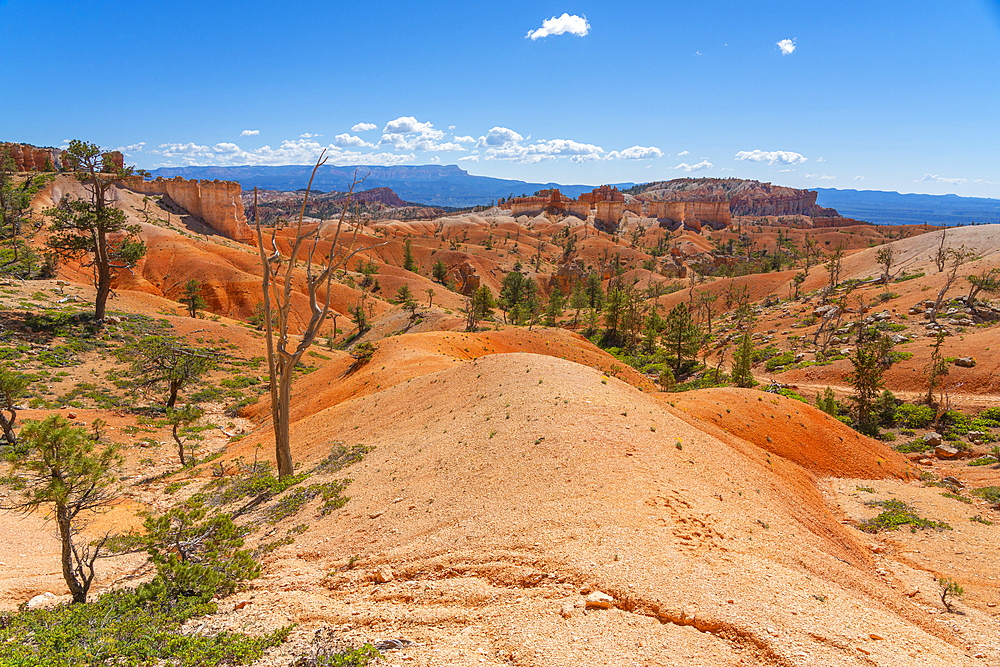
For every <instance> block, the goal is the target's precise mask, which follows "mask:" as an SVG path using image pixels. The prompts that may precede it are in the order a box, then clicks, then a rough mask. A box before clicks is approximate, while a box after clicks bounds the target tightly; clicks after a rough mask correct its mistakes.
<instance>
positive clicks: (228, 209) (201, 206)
mask: <svg viewBox="0 0 1000 667" xmlns="http://www.w3.org/2000/svg"><path fill="white" fill-rule="evenodd" d="M123 184H124V186H125V187H126V188H128V189H129V190H132V191H133V192H139V193H142V194H147V195H166V196H167V197H170V199H172V200H173V201H174V202H175V203H176V204H177V205H179V206H181V207H182V208H184V209H186V210H187V211H188V212H189V213H191V215H194V216H196V217H198V218H201V219H202V220H203V221H204V222H205V224H206V225H208V226H209V227H211V228H212V229H214V230H215V231H217V232H219V233H220V234H222V235H224V236H228V237H229V238H231V239H234V240H236V241H250V240H252V238H253V234H252V232H251V230H250V225H248V224H247V218H246V215H245V213H244V211H243V200H242V199H241V198H240V194H241V189H240V184H239V183H235V182H233V181H196V180H190V181H189V180H186V179H184V178H181V177H180V176H178V177H176V178H169V179H164V178H157V179H156V180H152V181H145V180H143V179H142V178H141V177H139V176H133V177H130V178H127V179H125V181H124V183H123Z"/></svg>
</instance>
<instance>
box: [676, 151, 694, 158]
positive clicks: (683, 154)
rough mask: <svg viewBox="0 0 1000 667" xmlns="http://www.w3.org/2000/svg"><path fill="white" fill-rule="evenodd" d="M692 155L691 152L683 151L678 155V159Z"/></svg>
mask: <svg viewBox="0 0 1000 667" xmlns="http://www.w3.org/2000/svg"><path fill="white" fill-rule="evenodd" d="M690 154H691V151H681V152H680V153H678V154H677V157H683V156H685V155H690Z"/></svg>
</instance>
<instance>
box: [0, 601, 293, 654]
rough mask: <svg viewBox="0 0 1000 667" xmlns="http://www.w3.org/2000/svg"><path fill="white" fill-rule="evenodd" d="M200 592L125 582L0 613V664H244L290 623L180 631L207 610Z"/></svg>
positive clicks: (278, 639)
mask: <svg viewBox="0 0 1000 667" xmlns="http://www.w3.org/2000/svg"><path fill="white" fill-rule="evenodd" d="M215 610H216V607H215V605H214V604H213V603H211V602H205V601H203V600H202V599H200V598H196V597H195V598H189V597H179V598H168V597H154V598H145V597H143V596H140V595H138V594H137V593H136V592H135V591H133V590H130V589H124V590H117V591H112V592H110V593H105V594H104V595H102V596H101V597H99V598H98V599H97V600H96V601H94V602H92V603H90V604H74V605H68V606H59V607H55V608H54V609H35V610H31V611H23V612H20V613H17V614H7V615H0V664H3V665H18V666H22V667H36V666H37V667H42V666H45V667H70V666H71V665H72V666H75V665H164V666H166V665H173V666H178V667H213V666H215V665H245V664H249V663H252V662H255V661H257V660H258V659H260V657H261V656H262V655H263V653H264V651H265V650H266V649H268V648H271V647H273V646H277V645H278V644H280V643H281V642H282V641H284V640H285V638H286V637H287V636H288V633H289V631H290V630H291V627H285V628H281V629H279V630H277V631H275V632H272V633H270V634H266V635H263V636H260V637H252V636H249V635H245V634H242V633H239V632H223V633H220V634H217V635H204V634H201V633H186V632H182V631H181V626H182V625H183V624H184V622H185V621H187V620H189V619H191V618H195V617H198V616H203V615H205V614H210V613H214V612H215Z"/></svg>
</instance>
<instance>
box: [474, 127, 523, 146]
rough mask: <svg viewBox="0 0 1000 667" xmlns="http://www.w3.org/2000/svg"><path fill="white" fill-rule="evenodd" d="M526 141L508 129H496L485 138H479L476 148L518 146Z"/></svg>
mask: <svg viewBox="0 0 1000 667" xmlns="http://www.w3.org/2000/svg"><path fill="white" fill-rule="evenodd" d="M522 141H524V137H522V136H521V135H520V134H518V133H517V132H515V131H514V130H511V129H510V128H506V127H494V128H492V129H491V130H490V131H489V132H487V133H486V136H485V137H479V143H478V144H476V146H477V147H478V146H504V145H506V144H517V143H520V142H522Z"/></svg>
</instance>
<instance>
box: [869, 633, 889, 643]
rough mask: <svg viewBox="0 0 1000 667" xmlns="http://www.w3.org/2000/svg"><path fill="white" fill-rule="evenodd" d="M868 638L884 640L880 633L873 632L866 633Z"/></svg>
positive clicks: (878, 640)
mask: <svg viewBox="0 0 1000 667" xmlns="http://www.w3.org/2000/svg"><path fill="white" fill-rule="evenodd" d="M868 637H869V638H871V639H874V640H875V641H877V642H881V641H885V637H883V636H882V635H877V634H875V633H874V632H873V633H871V634H870V635H868Z"/></svg>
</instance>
